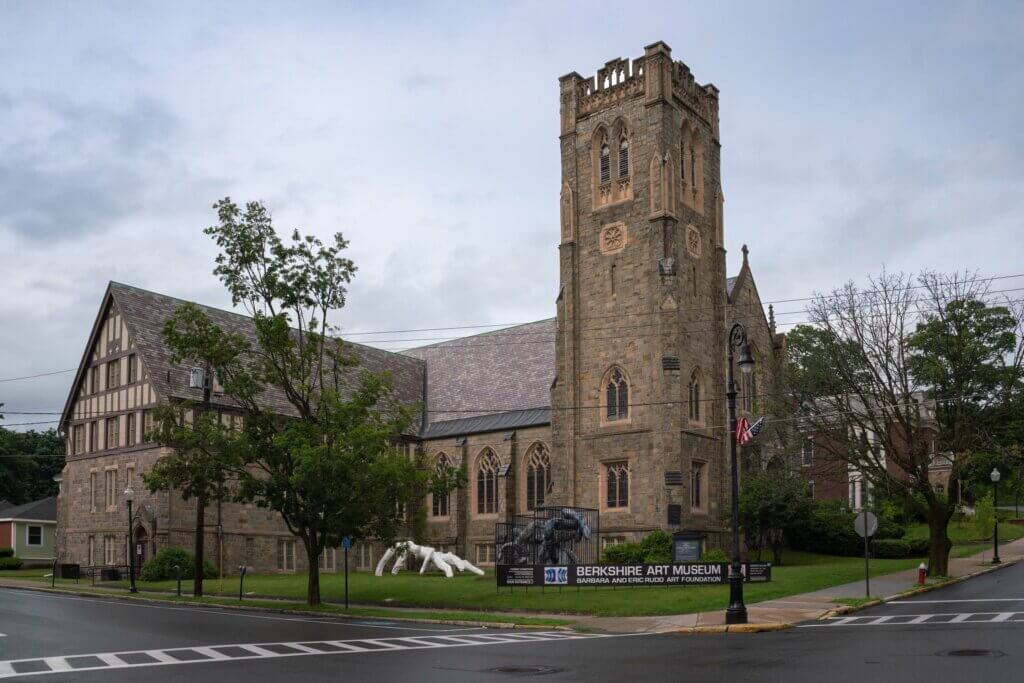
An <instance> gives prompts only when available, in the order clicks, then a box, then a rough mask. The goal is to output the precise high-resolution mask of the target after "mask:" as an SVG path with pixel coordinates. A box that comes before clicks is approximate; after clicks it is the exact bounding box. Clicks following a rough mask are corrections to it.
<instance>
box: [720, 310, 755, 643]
mask: <svg viewBox="0 0 1024 683" xmlns="http://www.w3.org/2000/svg"><path fill="white" fill-rule="evenodd" d="M737 349H739V352H740V357H739V361H737V364H738V365H739V366H740V371H742V372H743V374H745V375H749V374H750V373H751V372H752V371H753V369H754V356H753V354H752V353H751V352H750V345H749V344H748V343H747V331H746V330H745V329H744V328H743V325H740V324H739V323H736V324H735V325H733V326H732V329H731V330H730V331H729V362H728V364H727V370H726V372H727V375H726V392H725V395H726V397H727V398H728V399H729V434H730V436H729V453H730V464H731V466H732V505H731V507H732V562H730V564H729V607H727V608H726V610H725V623H726V624H745V623H747V606H746V605H744V604H743V572H742V566H741V565H740V504H739V498H740V480H739V465H738V463H737V457H736V448H737V444H736V394H737V393H738V392H737V390H736V381H735V380H734V379H733V355H734V353H735V351H736V350H737Z"/></svg>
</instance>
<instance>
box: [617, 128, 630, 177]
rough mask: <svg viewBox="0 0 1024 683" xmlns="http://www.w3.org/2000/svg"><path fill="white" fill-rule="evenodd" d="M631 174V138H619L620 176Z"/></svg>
mask: <svg viewBox="0 0 1024 683" xmlns="http://www.w3.org/2000/svg"><path fill="white" fill-rule="evenodd" d="M628 176H629V139H628V138H625V137H623V138H622V139H621V140H619V178H626V177H628Z"/></svg>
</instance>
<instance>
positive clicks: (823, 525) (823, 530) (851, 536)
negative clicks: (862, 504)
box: [789, 502, 864, 557]
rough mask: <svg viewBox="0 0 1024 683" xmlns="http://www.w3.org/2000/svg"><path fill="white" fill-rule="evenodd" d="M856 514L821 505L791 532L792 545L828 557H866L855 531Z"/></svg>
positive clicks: (829, 505) (833, 505) (841, 507)
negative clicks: (854, 520) (854, 519)
mask: <svg viewBox="0 0 1024 683" xmlns="http://www.w3.org/2000/svg"><path fill="white" fill-rule="evenodd" d="M853 518H854V514H853V512H852V511H850V510H849V509H847V508H846V507H843V506H839V505H836V504H833V503H828V502H822V503H818V505H816V506H815V509H814V512H813V514H812V515H811V516H810V518H809V519H808V520H807V521H806V522H804V524H801V525H799V526H796V527H794V528H792V529H790V530H789V539H790V545H791V546H792V547H793V548H794V549H796V550H806V551H808V552H814V553H824V554H826V555H845V556H848V557H856V556H857V555H863V554H864V540H863V539H862V538H861V537H860V536H858V535H857V532H856V531H854V530H853Z"/></svg>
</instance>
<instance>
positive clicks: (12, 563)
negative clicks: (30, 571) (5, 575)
mask: <svg viewBox="0 0 1024 683" xmlns="http://www.w3.org/2000/svg"><path fill="white" fill-rule="evenodd" d="M4 569H21V560H19V559H18V558H16V557H0V571H3V570H4Z"/></svg>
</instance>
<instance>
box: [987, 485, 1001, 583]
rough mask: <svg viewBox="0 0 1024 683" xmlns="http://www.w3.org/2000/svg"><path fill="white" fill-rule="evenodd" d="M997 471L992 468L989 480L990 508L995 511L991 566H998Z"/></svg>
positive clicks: (999, 561)
mask: <svg viewBox="0 0 1024 683" xmlns="http://www.w3.org/2000/svg"><path fill="white" fill-rule="evenodd" d="M999 476H1000V475H999V470H998V469H996V468H995V467H993V468H992V474H990V475H989V479H991V480H992V508H993V510H994V511H995V522H994V524H993V526H994V529H993V532H992V564H1000V563H1001V562H1002V560H1000V559H999Z"/></svg>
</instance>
